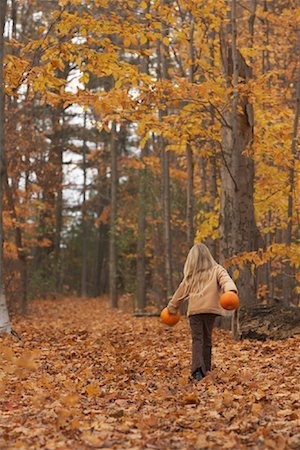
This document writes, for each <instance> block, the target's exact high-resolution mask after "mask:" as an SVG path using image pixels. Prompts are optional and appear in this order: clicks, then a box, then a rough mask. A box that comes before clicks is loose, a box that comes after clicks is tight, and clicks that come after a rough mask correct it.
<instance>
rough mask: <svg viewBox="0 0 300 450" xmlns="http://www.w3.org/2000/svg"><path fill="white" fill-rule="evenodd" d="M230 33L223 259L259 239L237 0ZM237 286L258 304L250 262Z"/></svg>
mask: <svg viewBox="0 0 300 450" xmlns="http://www.w3.org/2000/svg"><path fill="white" fill-rule="evenodd" d="M231 33H232V44H231V48H230V47H229V46H228V40H227V36H226V37H224V34H222V37H221V51H222V62H223V67H224V72H225V75H226V77H227V81H228V84H229V85H230V84H231V83H232V87H233V95H232V106H231V110H229V109H226V110H225V111H224V119H225V120H224V123H223V125H222V159H223V164H222V167H221V214H220V235H221V239H220V251H221V257H222V258H223V260H224V259H227V258H230V257H232V256H233V255H237V254H239V253H242V252H247V251H252V250H254V249H256V247H257V238H258V231H257V227H256V223H255V216H254V203H253V191H254V161H253V158H252V155H251V151H250V150H249V148H250V149H251V143H252V140H253V125H254V119H253V109H252V105H251V104H250V103H249V101H248V98H247V96H246V95H239V92H238V83H239V78H240V79H242V80H243V83H247V81H248V80H249V78H251V76H252V73H251V69H250V67H248V66H247V64H246V63H245V60H244V58H243V57H242V55H241V54H240V52H239V51H238V50H237V44H236V38H237V29H236V1H235V0H233V1H232V9H231ZM237 285H238V288H239V296H240V300H241V305H250V304H253V303H255V302H256V291H255V283H254V277H253V275H252V273H251V270H250V267H249V265H248V264H247V263H246V264H245V265H244V268H243V270H242V271H241V272H240V275H239V278H238V280H237ZM235 332H237V330H236V329H235Z"/></svg>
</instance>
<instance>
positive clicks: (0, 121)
mask: <svg viewBox="0 0 300 450" xmlns="http://www.w3.org/2000/svg"><path fill="white" fill-rule="evenodd" d="M0 6H1V8H0V333H5V332H7V333H10V332H11V324H10V320H9V315H8V311H7V305H6V298H5V289H4V280H3V242H4V237H3V185H4V176H5V166H4V161H5V159H4V158H5V131H4V126H5V108H4V102H5V93H4V79H3V59H4V26H5V17H6V7H7V1H6V0H1V5H0Z"/></svg>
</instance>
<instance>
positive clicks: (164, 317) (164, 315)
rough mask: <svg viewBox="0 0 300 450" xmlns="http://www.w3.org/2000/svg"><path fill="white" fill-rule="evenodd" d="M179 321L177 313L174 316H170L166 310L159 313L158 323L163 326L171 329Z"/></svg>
mask: <svg viewBox="0 0 300 450" xmlns="http://www.w3.org/2000/svg"><path fill="white" fill-rule="evenodd" d="M179 319H180V314H179V312H177V313H176V314H170V313H169V310H168V308H164V309H163V310H162V312H161V313H160V321H161V322H162V323H164V324H165V325H169V326H170V327H173V326H174V325H176V323H177V322H178V321H179Z"/></svg>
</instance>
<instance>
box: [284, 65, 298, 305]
mask: <svg viewBox="0 0 300 450" xmlns="http://www.w3.org/2000/svg"><path fill="white" fill-rule="evenodd" d="M299 115H300V73H299V74H298V79H297V83H296V107H295V116H294V126H293V137H292V145H291V164H290V170H289V194H288V217H287V229H286V230H285V244H286V245H287V246H290V245H291V244H292V228H293V199H294V193H295V163H296V158H297V137H298V127H299ZM284 272H285V273H284V278H283V299H284V302H285V303H287V304H288V303H290V302H292V301H293V299H292V295H293V288H294V286H295V281H294V280H295V278H294V276H293V270H292V268H291V265H290V262H289V261H288V262H286V264H285V270H284Z"/></svg>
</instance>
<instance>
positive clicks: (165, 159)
mask: <svg viewBox="0 0 300 450" xmlns="http://www.w3.org/2000/svg"><path fill="white" fill-rule="evenodd" d="M166 36H167V33H166V31H165V32H164V37H166ZM161 46H163V51H161ZM157 50H158V51H157V53H158V63H157V65H158V67H157V69H158V70H157V72H158V78H159V79H162V80H163V79H167V78H168V67H167V60H166V52H167V47H166V46H165V45H164V44H163V43H162V42H160V41H159V42H158V49H157ZM158 114H159V119H160V121H162V120H163V117H164V115H165V114H166V112H165V111H163V110H159V111H158ZM159 145H160V161H161V198H162V223H163V233H164V256H165V273H166V295H167V297H170V296H171V295H172V294H173V267H172V266H173V264H172V239H171V192H170V155H169V152H168V151H166V145H167V142H166V140H165V138H164V137H163V136H159Z"/></svg>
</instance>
